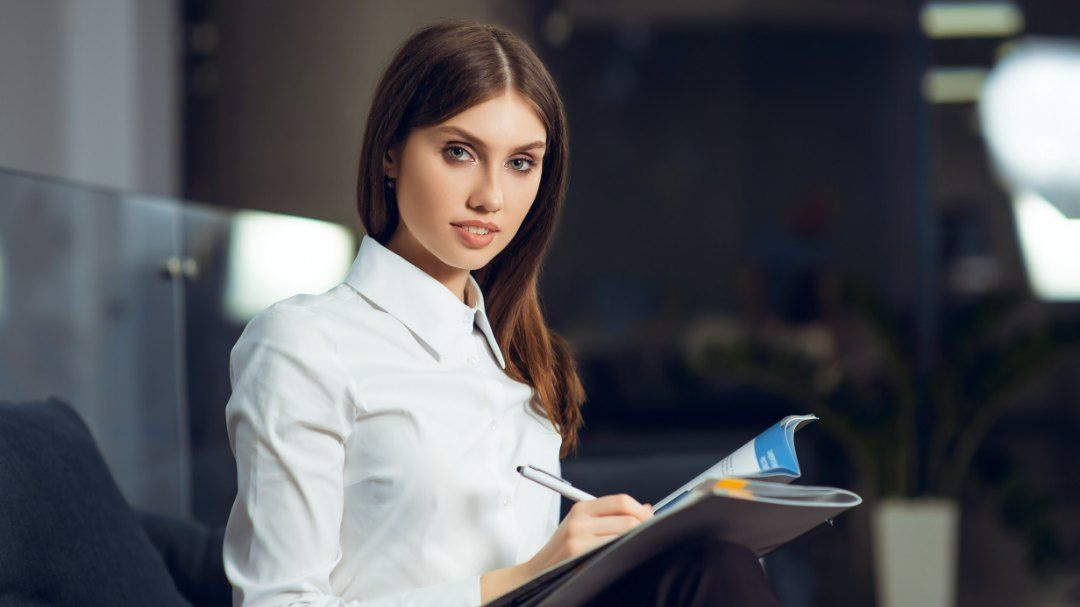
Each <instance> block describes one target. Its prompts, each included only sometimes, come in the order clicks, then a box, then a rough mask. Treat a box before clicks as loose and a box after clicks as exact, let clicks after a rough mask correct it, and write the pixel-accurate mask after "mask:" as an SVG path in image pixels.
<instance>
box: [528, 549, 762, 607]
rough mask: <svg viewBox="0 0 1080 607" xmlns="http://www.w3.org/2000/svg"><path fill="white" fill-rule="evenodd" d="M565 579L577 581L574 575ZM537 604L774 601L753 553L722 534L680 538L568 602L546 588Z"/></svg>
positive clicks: (697, 605) (705, 605)
mask: <svg viewBox="0 0 1080 607" xmlns="http://www.w3.org/2000/svg"><path fill="white" fill-rule="evenodd" d="M566 583H568V584H573V583H581V580H575V579H573V578H571V579H569V580H567V582H566ZM524 605H528V606H530V607H531V606H536V607H714V606H715V607H778V606H779V605H780V602H779V601H778V600H777V598H776V595H775V594H773V591H772V588H771V587H770V586H769V581H768V579H766V577H765V571H764V570H763V569H762V567H761V564H760V563H759V562H758V559H757V558H756V557H755V556H754V553H753V552H751V551H750V550H749V549H747V548H745V547H743V546H740V545H738V544H733V543H731V542H727V541H724V540H719V539H713V538H702V539H697V540H694V541H691V542H682V543H679V544H676V545H673V546H671V547H669V548H667V549H666V550H664V551H662V552H660V553H658V554H656V555H654V556H652V557H650V558H649V559H648V560H646V561H645V562H643V563H641V564H640V565H638V566H637V567H634V568H632V569H629V570H628V571H626V572H625V573H624V574H622V575H620V576H619V577H618V578H616V579H615V580H614V581H612V582H611V583H609V584H608V585H607V586H606V587H605V588H603V589H601V590H600V591H599V594H596V595H595V596H593V597H591V598H589V599H588V600H586V601H585V602H583V603H577V604H570V603H567V602H565V601H563V600H560V599H559V598H558V596H557V595H556V596H552V595H551V594H548V593H545V595H544V596H543V597H538V598H537V599H536V600H535V601H529V602H526V603H524Z"/></svg>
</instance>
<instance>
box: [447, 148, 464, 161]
mask: <svg viewBox="0 0 1080 607" xmlns="http://www.w3.org/2000/svg"><path fill="white" fill-rule="evenodd" d="M454 150H458V151H460V152H461V153H463V154H465V155H466V156H468V155H469V152H468V150H466V149H465V148H463V147H461V146H460V145H452V146H450V147H448V148H446V151H447V152H450V153H451V156H450V157H451V158H453V159H454V160H460V159H461V157H460V156H457V155H455V154H453V152H454Z"/></svg>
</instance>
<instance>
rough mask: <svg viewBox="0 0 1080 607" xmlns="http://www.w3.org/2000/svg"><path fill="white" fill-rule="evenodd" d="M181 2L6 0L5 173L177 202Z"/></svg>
mask: <svg viewBox="0 0 1080 607" xmlns="http://www.w3.org/2000/svg"><path fill="white" fill-rule="evenodd" d="M178 15H179V11H178V8H177V6H176V2H175V0H94V1H93V2H85V1H81V0H33V1H28V0H0V107H2V108H3V111H2V112H0V167H3V168H10V169H17V170H21V171H28V172H33V173H40V174H45V175H51V176H56V177H62V178H67V179H73V180H77V181H81V182H85V183H90V184H95V185H102V186H106V187H109V188H115V189H123V190H138V191H142V192H149V193H152V194H160V195H165V196H176V195H178V193H179V186H178V175H179V171H178V162H177V158H178V141H179V139H178V120H179V118H178V117H179V107H180V104H179V91H180V87H179V86H178V67H179V57H180V51H181V49H180V46H179V43H178V36H177V32H178Z"/></svg>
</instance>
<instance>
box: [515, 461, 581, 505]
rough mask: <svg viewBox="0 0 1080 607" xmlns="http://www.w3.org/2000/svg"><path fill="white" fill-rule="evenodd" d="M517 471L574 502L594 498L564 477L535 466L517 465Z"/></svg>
mask: <svg viewBox="0 0 1080 607" xmlns="http://www.w3.org/2000/svg"><path fill="white" fill-rule="evenodd" d="M517 471H518V472H519V473H520V474H521V476H524V477H525V478H527V479H529V480H530V481H535V482H537V483H540V484H541V485H543V486H545V487H547V488H548V489H552V490H554V491H558V492H559V494H561V495H562V496H563V497H567V498H570V499H572V500H574V501H575V502H580V501H582V500H593V499H596V498H595V497H594V496H592V495H589V494H588V493H585V492H584V491H582V490H581V489H578V488H576V487H574V486H573V485H571V484H570V483H568V482H567V481H566V479H562V478H559V477H557V476H555V475H554V474H552V473H550V472H544V471H543V470H541V469H539V468H537V467H536V466H518V467H517Z"/></svg>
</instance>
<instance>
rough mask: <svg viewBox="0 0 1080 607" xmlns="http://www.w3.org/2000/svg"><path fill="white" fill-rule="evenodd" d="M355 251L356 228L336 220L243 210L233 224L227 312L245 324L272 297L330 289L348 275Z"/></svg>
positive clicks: (230, 317)
mask: <svg viewBox="0 0 1080 607" xmlns="http://www.w3.org/2000/svg"><path fill="white" fill-rule="evenodd" d="M355 254H356V250H355V244H354V239H353V235H352V232H350V231H349V230H348V229H347V228H345V227H344V226H341V225H338V224H336V223H330V222H326V221H318V220H315V219H307V218H303V217H293V216H290V215H279V214H274V213H263V212H258V211H239V212H237V213H236V215H235V218H234V220H233V224H232V238H231V242H230V250H229V261H228V269H227V274H226V283H225V301H224V307H225V310H224V311H225V315H226V317H228V318H229V319H230V320H232V321H235V322H238V323H246V322H247V321H248V320H250V319H251V318H252V317H253V316H255V315H256V314H258V313H259V312H260V311H262V310H264V309H265V308H267V307H268V306H270V305H271V304H273V303H274V302H277V301H280V300H282V299H285V298H287V297H291V296H293V295H296V294H298V293H321V292H323V291H326V290H327V289H329V288H331V287H333V286H335V285H337V284H338V283H340V282H341V281H342V279H344V277H345V274H346V273H347V272H348V269H349V267H350V265H351V264H352V261H353V258H354V256H355Z"/></svg>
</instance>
